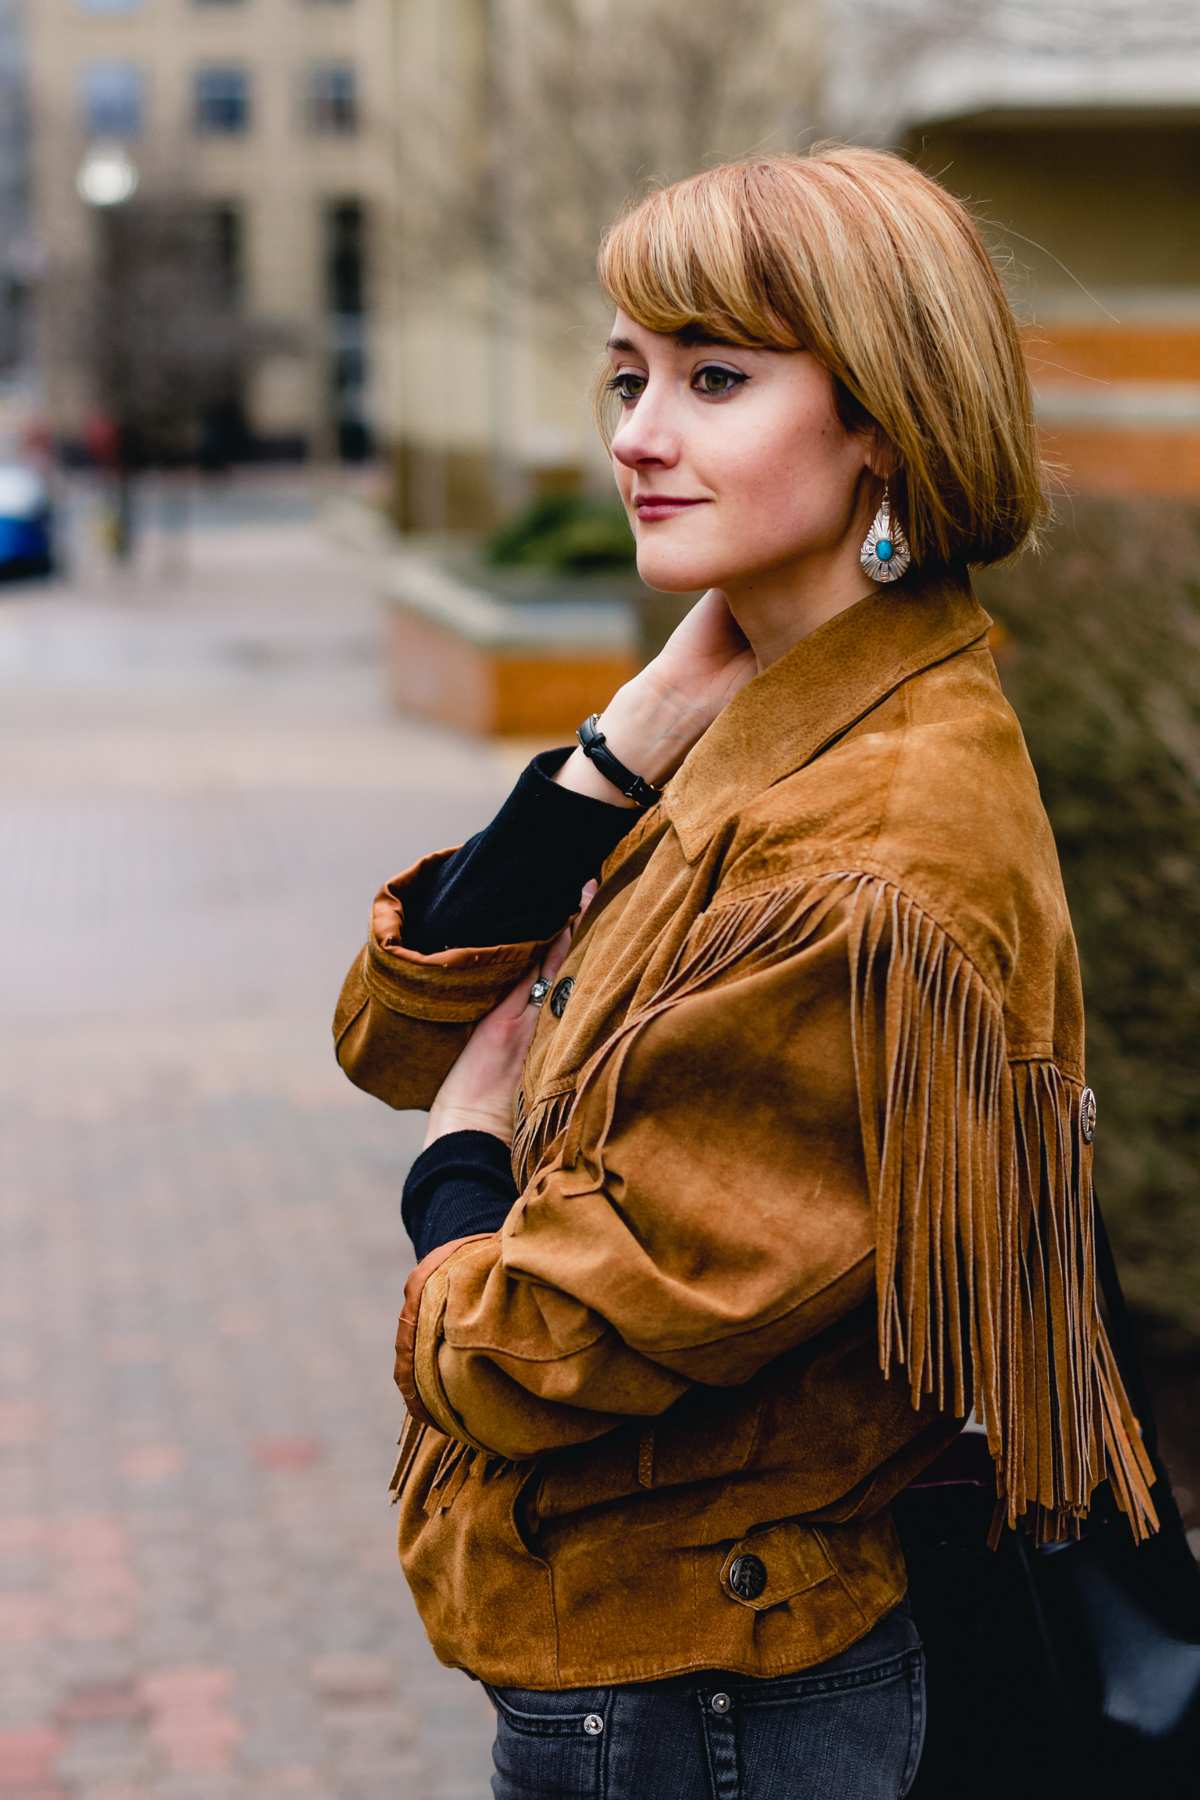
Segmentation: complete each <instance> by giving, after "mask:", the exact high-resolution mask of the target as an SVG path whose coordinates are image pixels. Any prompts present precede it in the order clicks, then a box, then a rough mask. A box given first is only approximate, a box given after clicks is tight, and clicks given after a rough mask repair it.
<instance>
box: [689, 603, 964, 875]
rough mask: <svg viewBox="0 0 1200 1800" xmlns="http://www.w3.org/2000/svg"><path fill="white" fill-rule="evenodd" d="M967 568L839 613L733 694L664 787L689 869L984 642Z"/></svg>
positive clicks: (858, 604)
mask: <svg viewBox="0 0 1200 1800" xmlns="http://www.w3.org/2000/svg"><path fill="white" fill-rule="evenodd" d="M991 622H992V621H991V619H990V618H989V617H988V615H987V613H985V612H984V610H983V608H982V607H981V606H980V605H979V603H978V601H977V600H976V599H975V596H974V594H973V593H972V591H971V583H970V580H969V578H968V576H967V574H966V571H965V570H951V571H947V570H944V569H941V570H936V571H930V572H928V573H920V572H918V573H915V574H914V575H912V576H910V577H909V579H908V580H906V581H905V582H904V584H903V586H901V587H881V588H879V589H877V590H876V592H874V593H872V594H868V595H867V597H866V599H865V600H860V601H859V602H858V603H857V605H855V606H851V607H850V608H848V610H847V611H846V612H843V613H838V614H837V616H836V617H835V618H832V619H829V620H827V621H826V623H825V624H824V625H820V626H818V627H817V629H816V631H813V632H811V633H810V634H809V636H808V637H805V638H801V640H800V642H799V643H798V644H796V645H795V646H794V648H793V649H791V650H789V651H788V653H787V655H786V656H781V657H780V659H779V661H778V662H776V663H772V664H771V667H770V668H769V669H766V670H764V672H763V673H762V674H761V675H759V676H757V677H756V678H755V679H754V680H753V681H752V682H750V683H749V684H748V685H747V686H746V687H744V688H743V689H742V690H741V692H740V693H738V694H736V695H735V696H734V698H733V699H732V700H731V701H730V703H729V705H728V706H727V707H726V708H725V710H724V712H723V713H721V714H720V716H719V717H718V718H717V719H716V721H715V722H714V723H713V724H712V725H711V726H710V727H709V729H708V730H707V731H706V732H705V734H704V736H703V737H702V738H701V739H700V742H699V743H698V744H697V745H696V746H695V748H694V749H693V750H692V751H691V752H690V754H689V755H688V756H687V758H686V759H685V761H684V763H683V765H682V767H681V768H680V770H679V772H678V774H677V775H676V776H675V777H674V779H673V780H672V781H671V783H670V785H669V786H668V788H667V791H666V796H665V800H664V805H665V808H666V811H667V815H668V817H669V818H670V820H671V823H672V824H673V825H674V827H675V830H676V832H677V834H678V836H679V840H680V843H681V844H682V846H683V852H684V855H685V856H686V857H687V859H688V861H689V862H695V860H696V859H697V857H699V856H700V855H701V854H702V852H703V851H704V849H705V847H706V845H707V844H708V842H709V840H710V838H711V837H712V835H713V833H714V832H715V831H716V830H717V827H718V826H719V825H720V824H721V823H722V821H723V820H725V819H727V818H729V817H731V816H732V815H733V814H735V813H737V812H738V811H740V809H741V808H742V807H743V806H745V805H747V804H748V803H749V802H750V801H751V800H753V799H755V798H756V796H757V795H759V794H761V793H764V792H765V791H766V789H767V788H769V787H772V786H773V785H774V784H775V782H777V781H782V780H783V779H784V777H785V776H787V775H791V774H792V773H794V771H795V770H796V769H799V768H803V766H804V764H805V763H808V762H811V761H812V759H813V757H815V756H818V755H819V754H820V752H821V751H822V750H824V749H827V748H828V746H829V745H830V744H831V743H832V742H833V741H834V740H835V739H836V738H839V737H841V736H842V734H843V733H844V732H846V731H848V730H849V729H850V727H851V726H852V725H854V724H855V723H856V722H857V721H858V720H859V719H861V718H863V717H864V716H865V715H866V714H867V713H869V712H870V711H871V710H872V709H873V708H874V707H876V706H878V705H879V703H880V701H881V700H884V699H886V698H887V696H888V695H889V694H890V693H893V692H894V691H895V689H896V688H898V687H900V686H901V684H902V683H903V682H905V681H907V680H908V679H909V677H910V676H912V675H915V674H917V673H919V671H920V670H922V669H928V668H932V667H933V665H934V664H935V663H939V662H944V661H945V660H946V658H947V657H950V656H954V655H956V654H957V653H958V652H959V651H961V650H965V649H967V648H968V647H969V646H970V645H971V644H975V643H978V642H979V640H980V639H981V638H983V637H984V636H985V635H986V633H987V631H988V628H989V626H990V625H991Z"/></svg>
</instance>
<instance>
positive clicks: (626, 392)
mask: <svg viewBox="0 0 1200 1800" xmlns="http://www.w3.org/2000/svg"><path fill="white" fill-rule="evenodd" d="M606 385H607V387H608V391H609V393H610V394H616V395H617V397H618V399H620V400H624V401H625V402H626V404H632V402H633V401H635V400H638V399H640V398H641V396H642V395H643V394H644V393H645V391H646V377H645V376H644V375H638V374H636V373H635V372H634V370H632V369H621V370H620V371H619V372H618V373H617V374H616V375H614V376H613V378H612V380H611V381H610V382H608V383H607V384H606Z"/></svg>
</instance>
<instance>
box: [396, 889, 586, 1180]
mask: <svg viewBox="0 0 1200 1800" xmlns="http://www.w3.org/2000/svg"><path fill="white" fill-rule="evenodd" d="M595 892H596V883H595V882H594V881H589V882H588V884H587V886H586V887H585V888H584V890H583V894H582V896H581V898H580V905H579V914H578V917H577V918H576V921H575V923H576V925H578V923H579V919H581V918H582V917H583V915H584V913H585V912H586V911H587V909H588V907H589V906H590V905H591V902H592V896H593V894H594V893H595ZM572 930H573V928H572V927H570V926H568V928H567V930H566V931H564V932H563V933H562V935H561V936H560V937H558V938H556V939H555V941H554V943H553V944H552V945H551V946H550V948H549V950H548V951H547V952H546V955H545V957H544V958H543V960H542V966H541V970H540V973H541V975H542V976H543V977H544V978H545V980H547V981H551V982H552V981H553V980H554V977H555V976H556V975H557V973H558V971H559V969H560V968H561V967H562V963H563V958H564V957H565V956H566V954H567V951H568V950H569V949H570V947H571V936H572ZM537 975H538V971H535V972H534V973H533V974H530V975H523V976H522V977H521V980H520V981H518V983H517V985H516V987H514V988H512V989H511V990H510V991H509V992H508V993H507V994H506V995H505V996H504V999H503V1000H502V1001H501V1002H500V1004H499V1006H496V1007H493V1009H492V1011H491V1012H490V1013H487V1014H486V1015H485V1016H484V1017H483V1018H482V1019H480V1021H479V1023H478V1025H477V1026H476V1027H475V1029H474V1031H473V1032H472V1033H471V1035H470V1037H469V1038H468V1039H467V1042H466V1044H465V1045H464V1047H463V1051H462V1054H461V1055H460V1057H459V1059H458V1061H457V1062H456V1063H455V1065H454V1067H453V1068H452V1069H451V1071H450V1073H449V1074H448V1075H447V1077H446V1079H445V1081H443V1083H442V1085H441V1087H440V1088H439V1089H438V1091H437V1096H436V1098H435V1099H434V1102H433V1105H432V1106H431V1107H430V1109H429V1127H428V1130H427V1131H426V1133H425V1148H426V1149H428V1148H429V1146H430V1144H432V1143H434V1142H436V1140H437V1139H438V1138H440V1137H445V1136H446V1135H447V1134H448V1133H449V1132H451V1131H490V1132H491V1133H492V1136H493V1137H498V1138H501V1139H503V1141H504V1143H506V1144H511V1143H512V1135H513V1103H514V1101H515V1099H516V1094H517V1086H518V1084H519V1082H520V1079H521V1070H522V1069H523V1067H524V1066H525V1053H526V1051H527V1050H528V1049H529V1045H530V1042H531V1041H532V1038H533V1033H534V1027H535V1026H536V1025H537V1022H538V1010H539V1009H538V1008H537V1007H536V1006H534V1005H533V1003H532V1001H531V1000H530V998H529V990H530V988H531V987H532V986H533V984H534V982H535V980H536V979H537Z"/></svg>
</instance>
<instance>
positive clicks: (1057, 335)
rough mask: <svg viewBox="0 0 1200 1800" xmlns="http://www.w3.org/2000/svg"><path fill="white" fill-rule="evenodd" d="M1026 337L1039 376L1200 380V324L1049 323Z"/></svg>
mask: <svg viewBox="0 0 1200 1800" xmlns="http://www.w3.org/2000/svg"><path fill="white" fill-rule="evenodd" d="M1024 337H1025V359H1026V361H1027V362H1028V364H1029V372H1030V374H1031V375H1032V376H1033V378H1034V380H1035V381H1036V380H1038V379H1039V378H1040V379H1042V380H1046V381H1070V380H1071V379H1072V378H1073V377H1075V378H1078V379H1079V380H1081V381H1200V325H1197V326H1190V325H1187V326H1185V325H1172V326H1149V325H1141V326H1138V325H1130V326H1125V325H1043V326H1038V327H1035V328H1031V329H1030V330H1027V331H1026V332H1025V334H1024Z"/></svg>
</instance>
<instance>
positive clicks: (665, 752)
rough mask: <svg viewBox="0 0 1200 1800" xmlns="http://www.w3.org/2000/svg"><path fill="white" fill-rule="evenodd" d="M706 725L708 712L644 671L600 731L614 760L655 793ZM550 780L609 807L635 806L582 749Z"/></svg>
mask: <svg viewBox="0 0 1200 1800" xmlns="http://www.w3.org/2000/svg"><path fill="white" fill-rule="evenodd" d="M710 723H711V717H710V714H709V711H708V709H706V708H700V707H697V706H696V705H694V704H693V703H692V702H691V701H689V700H687V699H685V698H684V696H683V695H681V694H679V693H677V692H676V691H675V690H674V689H673V688H669V687H665V686H663V684H662V683H660V682H658V681H656V680H655V679H654V678H653V676H652V675H651V673H650V671H649V670H648V669H643V670H642V672H641V674H640V675H635V676H634V678H633V680H632V681H628V682H626V684H625V686H624V687H623V688H620V689H618V691H617V692H616V693H615V694H614V695H613V697H612V699H611V700H610V701H609V703H608V705H607V706H606V707H605V709H604V711H603V712H602V713H601V714H600V717H599V721H598V726H599V729H600V730H601V731H602V732H603V733H604V736H605V739H606V741H607V743H608V747H609V749H610V750H611V751H612V753H613V755H614V756H615V757H616V758H617V760H618V761H619V762H622V763H624V765H625V767H626V768H627V769H629V770H630V771H631V772H632V773H633V774H635V775H640V776H641V778H642V780H643V781H645V782H648V783H649V785H650V786H651V787H656V788H657V787H662V785H663V783H664V782H666V781H669V780H670V778H671V776H672V775H673V774H674V773H675V771H676V769H678V767H679V765H680V763H682V761H683V759H684V757H685V756H686V755H687V753H688V751H689V750H690V749H691V748H692V745H693V744H695V743H697V742H698V740H699V739H700V738H701V737H703V735H704V733H705V731H706V730H707V729H708V726H709V724H710ZM554 779H555V781H556V782H558V783H559V785H560V786H562V787H567V788H571V789H572V790H573V791H574V792H576V793H583V794H589V795H591V796H592V798H593V799H597V800H604V801H606V802H608V804H609V805H613V806H624V807H628V808H629V809H630V810H634V808H635V802H634V801H632V800H629V799H626V797H625V796H624V795H623V794H622V793H621V792H620V791H619V790H618V789H617V788H616V787H614V786H613V784H612V783H611V782H610V781H608V780H607V779H606V778H605V776H603V775H602V774H601V773H600V771H599V769H598V768H596V767H595V765H594V764H593V763H592V762H591V760H590V759H589V758H588V757H586V756H585V755H584V754H583V751H582V750H576V751H575V752H574V753H573V755H571V756H570V757H568V758H567V761H566V762H565V763H564V764H563V765H562V767H561V768H560V769H559V770H558V773H557V774H556V775H555V777H554Z"/></svg>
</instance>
